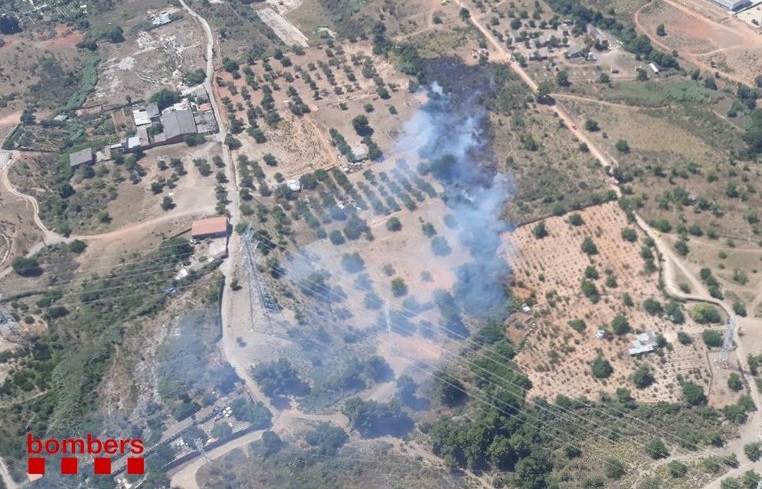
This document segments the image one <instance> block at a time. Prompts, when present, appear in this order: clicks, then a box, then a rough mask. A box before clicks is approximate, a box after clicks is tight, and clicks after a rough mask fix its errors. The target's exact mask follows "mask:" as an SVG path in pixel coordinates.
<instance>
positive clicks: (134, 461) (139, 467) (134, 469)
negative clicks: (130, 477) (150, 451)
mask: <svg viewBox="0 0 762 489" xmlns="http://www.w3.org/2000/svg"><path fill="white" fill-rule="evenodd" d="M145 472H146V467H145V463H144V461H143V457H128V458H127V473H128V474H145Z"/></svg>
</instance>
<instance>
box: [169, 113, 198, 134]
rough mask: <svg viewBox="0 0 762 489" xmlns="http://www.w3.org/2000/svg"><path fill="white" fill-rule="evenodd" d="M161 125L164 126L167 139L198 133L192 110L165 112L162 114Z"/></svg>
mask: <svg viewBox="0 0 762 489" xmlns="http://www.w3.org/2000/svg"><path fill="white" fill-rule="evenodd" d="M161 125H162V126H163V127H164V136H165V137H166V139H172V138H174V137H176V136H183V135H185V134H195V133H196V122H195V121H194V120H193V112H191V111H190V110H175V111H173V112H165V113H164V115H162V116H161Z"/></svg>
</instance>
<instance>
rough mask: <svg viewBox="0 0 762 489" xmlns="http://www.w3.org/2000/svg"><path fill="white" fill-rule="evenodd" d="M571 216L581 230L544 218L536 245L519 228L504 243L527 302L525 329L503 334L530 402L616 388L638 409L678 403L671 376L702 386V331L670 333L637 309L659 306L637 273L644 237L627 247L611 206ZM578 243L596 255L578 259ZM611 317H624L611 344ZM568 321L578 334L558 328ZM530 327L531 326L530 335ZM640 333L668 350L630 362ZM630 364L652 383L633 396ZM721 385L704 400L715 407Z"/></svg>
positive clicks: (669, 326)
mask: <svg viewBox="0 0 762 489" xmlns="http://www.w3.org/2000/svg"><path fill="white" fill-rule="evenodd" d="M580 215H581V217H582V219H583V221H584V223H583V224H582V225H579V226H573V225H571V224H570V223H569V222H568V216H564V217H553V218H550V219H547V220H546V221H545V222H546V225H547V231H548V234H549V235H548V236H546V237H544V238H542V239H537V238H536V237H534V236H533V232H532V229H533V226H524V227H522V228H519V229H517V230H516V231H515V232H514V233H511V234H510V235H508V236H506V247H507V249H508V254H509V256H510V261H511V265H512V269H513V272H514V277H515V278H514V281H515V284H516V286H517V287H518V288H519V290H518V295H519V296H522V295H523V296H524V297H526V296H527V293H531V294H532V297H534V298H535V299H536V301H537V303H536V304H535V305H534V306H533V311H532V316H533V317H532V319H528V318H527V319H525V323H527V326H528V327H529V328H528V329H526V330H523V331H522V332H519V333H515V332H512V331H510V330H509V335H512V336H514V337H515V336H519V337H520V336H521V335H524V336H526V340H525V346H524V348H523V349H522V350H521V351H520V353H519V354H518V355H517V357H516V361H517V363H518V364H519V365H520V366H521V367H522V371H524V372H526V373H527V375H529V377H530V379H531V380H532V384H533V386H534V387H533V389H532V391H531V395H536V396H541V397H546V398H549V399H554V398H555V396H556V395H557V394H564V395H566V396H568V397H572V398H574V397H577V396H585V397H587V398H591V399H595V398H597V397H598V394H599V392H602V391H603V392H607V393H609V394H613V393H614V391H615V390H616V388H618V387H627V388H629V389H631V390H632V395H633V397H635V398H636V399H638V400H641V401H676V400H678V399H679V398H680V388H679V384H678V381H677V378H678V376H682V377H683V378H685V379H686V380H693V381H695V382H697V383H699V384H701V385H704V386H709V385H710V383H711V378H712V376H713V374H712V372H711V366H710V364H709V362H708V361H707V356H706V355H707V351H706V347H704V345H703V343H702V342H701V338H700V332H701V330H702V329H703V328H702V327H700V326H698V325H695V324H693V323H692V322H691V320H690V319H687V320H686V323H685V324H684V325H682V326H679V325H676V324H673V323H672V322H671V321H669V320H668V319H665V318H664V317H661V316H652V315H650V314H649V313H647V312H646V311H645V310H644V307H643V303H644V301H645V300H646V299H656V300H658V301H660V302H662V303H664V302H665V298H664V297H663V296H662V294H661V292H660V291H659V288H658V275H657V274H656V273H652V274H646V273H645V272H644V271H643V267H644V260H643V258H641V256H640V249H641V247H642V246H644V244H643V238H644V235H643V234H642V233H640V232H638V242H635V243H630V242H628V241H626V240H624V239H623V238H622V237H621V236H620V234H621V231H622V229H624V228H626V227H632V225H631V224H629V223H628V222H627V219H626V217H625V215H624V213H623V212H622V211H621V210H620V209H619V207H618V206H617V204H615V203H610V204H604V205H601V206H597V207H591V208H589V209H586V210H585V211H582V212H580ZM585 237H590V238H592V239H593V241H594V243H595V245H596V246H597V248H598V251H599V252H598V254H595V255H592V256H588V255H586V254H585V253H583V252H582V250H581V245H582V242H583V239H584V238H585ZM588 266H592V267H594V268H595V270H596V271H597V273H598V275H599V277H600V278H599V279H590V280H591V281H592V282H593V283H594V284H595V285H596V287H597V288H598V291H599V293H600V297H601V298H600V301H599V302H597V303H593V302H592V301H591V300H590V299H588V298H586V297H585V296H584V295H583V293H582V292H581V288H580V284H581V281H582V280H583V279H584V278H585V273H586V268H587V267H588ZM609 276H613V277H615V282H616V286H615V287H613V286H611V284H609V286H607V285H605V282H607V280H608V277H609ZM625 294H627V295H628V296H629V298H630V299H631V300H632V306H627V305H626V304H625V300H624V295H625ZM618 314H621V315H624V316H625V317H626V318H627V320H628V322H629V325H630V328H631V332H630V333H627V334H624V335H622V336H617V335H616V334H614V333H612V332H611V330H610V328H609V326H606V325H610V324H611V322H612V320H613V319H614V317H615V316H616V315H618ZM574 319H581V320H583V321H584V322H585V325H586V328H585V329H584V330H583V331H581V332H578V331H576V330H575V329H573V328H572V327H570V326H569V324H568V322H569V321H571V320H574ZM532 323H535V324H536V327H534V328H532V327H531V324H532ZM514 327H515V326H510V327H509V328H514ZM599 328H605V329H608V330H609V338H608V339H598V338H597V337H596V331H597V330H598V329H599ZM680 330H683V331H685V332H687V333H688V334H690V335H691V336H692V337H693V339H694V341H693V343H692V344H690V345H682V344H680V343H679V342H678V341H677V332H678V331H680ZM643 331H653V332H656V333H659V334H662V335H663V336H664V337H665V338H666V340H667V341H668V342H669V347H667V348H664V349H661V351H658V352H655V353H650V354H648V355H645V356H641V357H637V358H635V357H631V356H630V355H629V354H628V351H627V350H628V348H629V347H630V343H631V342H632V341H633V340H634V339H635V333H636V332H643ZM599 355H600V356H602V357H603V358H605V359H606V360H608V361H609V362H610V363H611V365H612V366H613V369H614V371H613V374H612V375H611V376H610V377H609V378H607V379H603V380H601V379H596V378H595V377H593V375H592V373H591V364H592V362H593V360H594V359H595V358H596V357H598V356H599ZM640 366H649V367H650V369H651V372H652V373H653V374H654V376H655V378H656V381H655V383H654V384H653V385H652V386H650V387H648V388H646V389H636V388H635V386H634V385H633V382H632V380H631V379H632V375H633V373H634V371H635V370H636V369H637V368H638V367H640ZM721 387H722V386H721V385H720V387H718V388H717V389H715V391H713V394H718V395H717V396H713V397H712V402H722V403H723V404H724V403H725V402H728V399H729V398H732V396H728V393H727V392H724V391H727V389H721ZM720 394H721V395H720Z"/></svg>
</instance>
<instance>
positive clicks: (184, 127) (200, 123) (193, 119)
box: [122, 87, 219, 151]
mask: <svg viewBox="0 0 762 489" xmlns="http://www.w3.org/2000/svg"><path fill="white" fill-rule="evenodd" d="M132 117H133V119H134V121H135V127H136V128H137V130H136V134H135V135H133V136H131V137H129V138H127V139H124V140H122V147H123V148H124V150H125V151H136V150H138V149H148V148H152V147H154V146H161V145H164V144H174V143H179V142H182V141H183V140H185V137H186V136H188V135H191V134H212V133H215V132H217V131H218V130H219V126H218V124H217V119H216V118H215V116H214V110H213V109H212V106H211V104H210V103H209V95H208V94H207V93H206V90H204V88H203V87H198V88H194V89H193V90H191V91H190V92H189V93H188V94H186V98H183V99H182V100H180V101H179V102H178V103H176V104H174V105H172V106H171V107H167V108H166V109H164V110H161V111H160V110H159V107H158V105H157V104H156V103H154V102H150V103H146V104H141V105H137V106H135V107H134V108H133V109H132Z"/></svg>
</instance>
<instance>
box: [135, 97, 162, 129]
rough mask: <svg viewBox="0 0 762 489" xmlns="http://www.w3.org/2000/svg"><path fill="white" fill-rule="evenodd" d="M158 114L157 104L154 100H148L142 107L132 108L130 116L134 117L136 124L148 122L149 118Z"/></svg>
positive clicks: (140, 124) (149, 121)
mask: <svg viewBox="0 0 762 489" xmlns="http://www.w3.org/2000/svg"><path fill="white" fill-rule="evenodd" d="M158 116H159V106H158V105H156V103H155V102H150V103H147V104H145V105H144V106H142V107H138V108H135V109H133V110H132V118H133V119H135V125H136V126H142V125H145V124H150V123H151V119H153V118H154V117H158Z"/></svg>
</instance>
